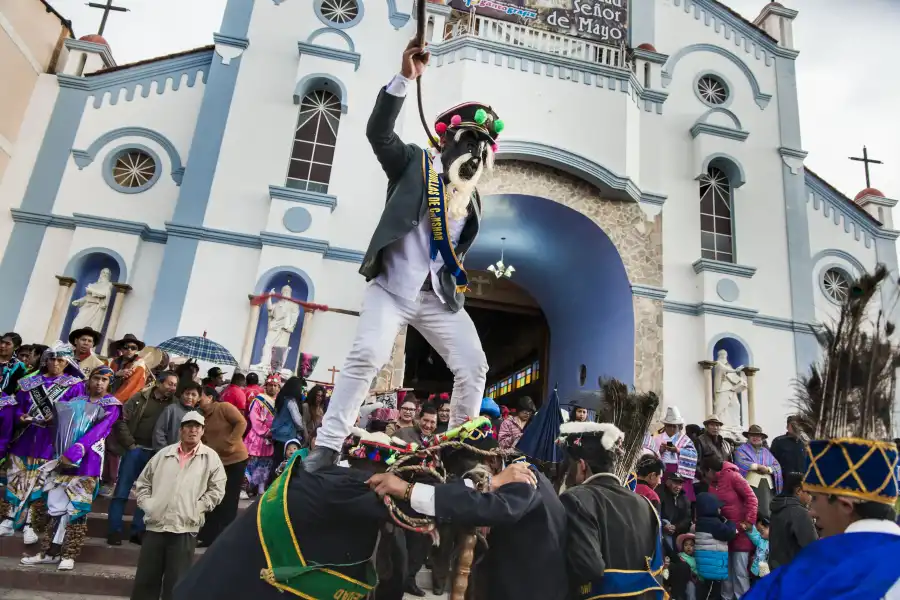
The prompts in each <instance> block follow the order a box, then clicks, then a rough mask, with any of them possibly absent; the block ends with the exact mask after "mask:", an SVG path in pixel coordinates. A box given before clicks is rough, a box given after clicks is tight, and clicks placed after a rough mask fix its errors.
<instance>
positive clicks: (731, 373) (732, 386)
mask: <svg viewBox="0 0 900 600" xmlns="http://www.w3.org/2000/svg"><path fill="white" fill-rule="evenodd" d="M743 368H744V366H743V365H741V366H740V367H738V368H737V369H735V368H734V367H732V366H731V365H730V364H729V363H728V352H726V351H725V350H719V352H718V353H717V354H716V364H715V365H714V366H713V393H714V394H715V395H714V398H713V412H715V413H716V415H718V416H719V418H720V419H722V421H723V422H724V424H725V427H726V428H739V427H740V425H741V394H742V393H744V390H746V389H747V376H746V375H744V373H743Z"/></svg>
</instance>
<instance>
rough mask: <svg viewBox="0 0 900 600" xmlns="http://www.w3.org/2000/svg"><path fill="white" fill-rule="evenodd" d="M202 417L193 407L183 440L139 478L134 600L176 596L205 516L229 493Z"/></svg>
mask: <svg viewBox="0 0 900 600" xmlns="http://www.w3.org/2000/svg"><path fill="white" fill-rule="evenodd" d="M204 422H205V420H204V418H203V415H201V414H200V413H199V412H196V411H191V412H189V413H187V414H186V415H184V418H183V419H182V421H181V442H180V443H177V444H172V445H171V446H167V447H166V448H163V449H162V450H160V451H159V452H158V453H157V454H156V456H154V457H153V458H152V459H151V460H150V462H149V463H147V467H146V468H145V469H144V471H143V472H142V473H141V476H140V477H139V478H138V480H137V482H136V484H135V495H136V496H137V503H138V506H139V507H140V508H141V510H143V511H144V514H145V515H146V517H145V519H146V524H147V532H146V534H145V535H144V543H143V544H142V545H141V555H140V557H139V558H138V566H137V572H136V573H135V576H134V589H133V590H132V592H131V600H159V599H160V593H162V600H171V599H172V590H174V589H175V584H176V583H178V580H179V579H181V577H182V576H183V575H184V574H185V573H186V572H187V570H188V569H189V568H190V567H191V564H192V563H193V560H194V550H195V548H196V547H197V532H199V531H200V527H202V526H203V521H204V516H205V515H206V513H208V512H210V511H211V510H212V509H214V508H215V507H216V505H218V504H219V502H221V500H222V496H223V495H224V494H225V468H224V467H223V466H222V461H221V460H219V455H218V454H216V453H215V451H213V450H211V449H210V448H208V447H206V446H204V445H203V443H202V442H201V441H200V439H201V438H202V437H203V425H204Z"/></svg>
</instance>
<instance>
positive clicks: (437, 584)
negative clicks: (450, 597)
mask: <svg viewBox="0 0 900 600" xmlns="http://www.w3.org/2000/svg"><path fill="white" fill-rule="evenodd" d="M431 593H432V594H434V595H435V596H443V595H444V582H443V581H440V580H438V581H434V580H432V581H431Z"/></svg>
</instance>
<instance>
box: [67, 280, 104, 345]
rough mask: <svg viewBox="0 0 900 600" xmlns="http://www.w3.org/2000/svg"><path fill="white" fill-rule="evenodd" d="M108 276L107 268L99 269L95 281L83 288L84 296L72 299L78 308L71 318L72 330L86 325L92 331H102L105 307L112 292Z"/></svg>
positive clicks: (73, 304)
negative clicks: (98, 274)
mask: <svg viewBox="0 0 900 600" xmlns="http://www.w3.org/2000/svg"><path fill="white" fill-rule="evenodd" d="M110 277H111V274H110V271H109V269H101V270H100V276H99V277H98V278H97V281H95V282H94V283H89V284H88V285H87V287H86V288H85V290H84V296H82V297H81V298H78V299H77V300H74V301H72V306H74V307H75V308H76V309H78V310H77V311H76V313H75V318H74V319H73V320H72V328H71V329H72V331H75V330H76V329H84V328H88V327H89V328H91V329H93V330H94V331H103V321H104V319H105V318H106V309H107V308H108V307H109V301H110V300H111V299H112V292H113V286H112V283H111V282H110Z"/></svg>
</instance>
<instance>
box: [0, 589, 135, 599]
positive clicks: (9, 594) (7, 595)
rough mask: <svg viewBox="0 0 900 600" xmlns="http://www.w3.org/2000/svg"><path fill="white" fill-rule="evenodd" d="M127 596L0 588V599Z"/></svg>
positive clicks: (121, 597) (117, 597) (119, 597)
mask: <svg viewBox="0 0 900 600" xmlns="http://www.w3.org/2000/svg"><path fill="white" fill-rule="evenodd" d="M127 598H128V596H95V595H92V594H66V593H64V592H36V591H33V590H11V589H4V588H0V600H127Z"/></svg>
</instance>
